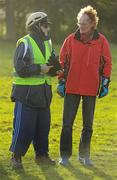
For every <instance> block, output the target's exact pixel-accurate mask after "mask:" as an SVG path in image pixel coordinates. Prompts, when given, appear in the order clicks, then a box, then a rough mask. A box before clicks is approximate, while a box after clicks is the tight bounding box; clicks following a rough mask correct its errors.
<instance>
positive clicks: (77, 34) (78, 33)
mask: <svg viewBox="0 0 117 180" xmlns="http://www.w3.org/2000/svg"><path fill="white" fill-rule="evenodd" d="M74 38H75V39H77V40H79V41H81V39H80V38H81V34H80V30H79V29H77V30H76V32H75V33H74ZM98 38H99V33H98V31H97V30H95V31H94V33H93V38H92V40H96V39H98Z"/></svg>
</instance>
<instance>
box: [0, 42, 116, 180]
mask: <svg viewBox="0 0 117 180" xmlns="http://www.w3.org/2000/svg"><path fill="white" fill-rule="evenodd" d="M14 48H15V45H14V44H11V43H8V42H1V41H0V180H12V179H13V180H44V179H46V180H91V179H94V180H101V179H103V180H116V179H117V59H116V53H117V46H116V45H111V51H112V57H113V71H112V77H111V85H110V91H109V95H108V96H107V97H105V98H103V99H100V100H99V99H97V104H96V112H95V121H94V133H93V138H92V146H91V147H92V148H91V157H92V160H93V161H94V164H95V166H94V167H93V168H86V167H83V166H82V165H81V164H80V163H79V162H78V161H77V154H78V143H79V138H80V133H81V128H82V120H81V106H80V109H79V112H78V115H77V117H76V120H75V124H74V128H73V130H74V131H73V155H72V157H71V159H70V165H69V166H68V167H67V168H64V167H61V166H60V165H59V164H57V165H56V166H55V167H50V166H47V165H44V166H37V165H36V164H35V163H34V152H33V148H32V145H31V146H30V148H29V151H28V152H27V154H26V156H25V157H24V158H23V164H24V171H21V170H19V171H15V170H12V168H11V167H10V166H9V161H10V156H11V154H10V152H9V150H8V149H9V145H10V143H11V137H12V119H13V106H14V104H13V103H11V101H10V93H11V85H12V59H13V51H14ZM57 49H58V50H59V48H58V47H57ZM56 84H57V79H56V78H55V79H53V101H52V105H51V113H52V120H51V131H50V155H51V157H53V158H54V159H56V160H57V162H58V157H59V139H60V132H61V126H62V109H63V108H62V106H63V99H62V98H60V97H59V96H58V95H57V94H56Z"/></svg>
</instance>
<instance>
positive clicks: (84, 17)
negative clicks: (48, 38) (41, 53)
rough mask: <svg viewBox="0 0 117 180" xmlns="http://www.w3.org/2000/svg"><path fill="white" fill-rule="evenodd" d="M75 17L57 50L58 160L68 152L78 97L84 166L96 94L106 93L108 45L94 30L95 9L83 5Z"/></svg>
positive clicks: (87, 160)
mask: <svg viewBox="0 0 117 180" xmlns="http://www.w3.org/2000/svg"><path fill="white" fill-rule="evenodd" d="M77 20H78V22H77V25H78V29H77V31H76V32H75V33H72V34H70V35H69V36H68V37H67V38H66V39H65V41H64V43H63V46H62V48H61V51H60V63H61V66H62V68H63V69H64V75H65V78H66V85H65V88H66V91H65V94H66V95H65V99H64V112H63V127H62V132H61V140H60V154H61V158H60V161H59V162H60V164H62V165H67V164H68V159H69V157H70V156H71V155H72V126H73V123H74V119H75V117H76V113H77V110H78V107H79V104H80V100H81V99H82V116H83V129H82V134H81V138H80V144H79V157H78V159H79V161H80V162H81V163H83V164H84V165H92V162H91V160H90V143H91V136H92V132H93V129H92V126H93V119H94V110H95V101H96V96H97V95H98V96H99V97H100V98H101V97H103V96H105V95H107V94H108V85H109V82H110V73H111V55H110V49H109V44H108V41H107V39H106V38H105V37H104V35H102V34H100V33H98V32H97V30H96V28H97V24H98V20H99V18H98V16H97V12H96V10H95V9H93V7H91V6H87V7H84V8H83V9H81V10H80V12H79V13H78V16H77ZM100 81H101V83H100ZM99 85H100V86H101V88H100V91H99ZM63 94H64V92H63ZM63 94H62V95H63Z"/></svg>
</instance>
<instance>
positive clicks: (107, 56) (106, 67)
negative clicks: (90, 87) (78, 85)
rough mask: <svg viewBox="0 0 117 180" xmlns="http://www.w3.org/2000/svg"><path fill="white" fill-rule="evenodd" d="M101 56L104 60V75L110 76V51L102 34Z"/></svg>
mask: <svg viewBox="0 0 117 180" xmlns="http://www.w3.org/2000/svg"><path fill="white" fill-rule="evenodd" d="M102 56H103V57H104V60H105V65H104V70H103V74H104V76H105V77H110V75H111V66H112V63H111V62H112V61H111V53H110V47H109V43H108V41H107V39H106V38H105V37H104V36H103V45H102Z"/></svg>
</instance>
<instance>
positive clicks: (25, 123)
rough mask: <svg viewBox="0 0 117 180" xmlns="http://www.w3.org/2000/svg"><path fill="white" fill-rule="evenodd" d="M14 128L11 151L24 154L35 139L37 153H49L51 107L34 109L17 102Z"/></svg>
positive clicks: (20, 154)
mask: <svg viewBox="0 0 117 180" xmlns="http://www.w3.org/2000/svg"><path fill="white" fill-rule="evenodd" d="M13 128H14V129H13V137H12V143H11V146H10V151H12V152H14V153H15V154H16V155H18V156H24V155H25V153H26V152H27V150H28V148H29V145H30V144H31V142H32V141H33V146H34V150H35V154H36V155H47V154H48V135H49V130H50V108H38V109H34V108H30V107H28V106H26V105H24V104H22V103H21V102H16V103H15V109H14V121H13Z"/></svg>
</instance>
